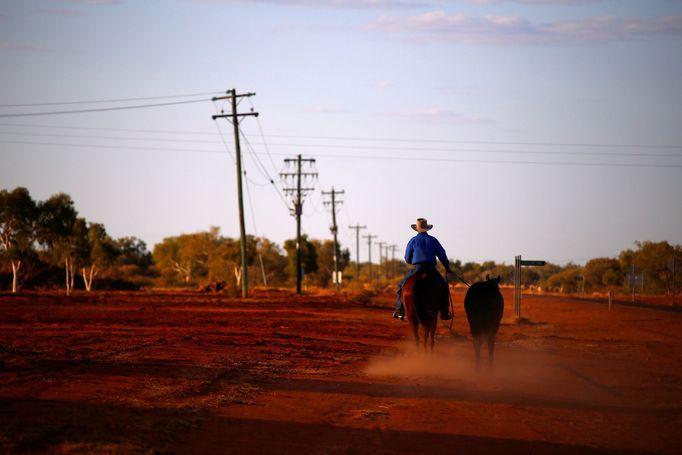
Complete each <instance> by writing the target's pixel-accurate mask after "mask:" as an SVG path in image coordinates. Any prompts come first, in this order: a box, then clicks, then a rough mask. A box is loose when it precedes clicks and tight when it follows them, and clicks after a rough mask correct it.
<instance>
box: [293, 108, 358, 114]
mask: <svg viewBox="0 0 682 455" xmlns="http://www.w3.org/2000/svg"><path fill="white" fill-rule="evenodd" d="M304 112H307V113H309V114H324V115H330V114H331V115H346V114H352V113H353V111H352V110H350V109H345V108H340V107H329V106H312V107H308V108H306V109H305V110H304Z"/></svg>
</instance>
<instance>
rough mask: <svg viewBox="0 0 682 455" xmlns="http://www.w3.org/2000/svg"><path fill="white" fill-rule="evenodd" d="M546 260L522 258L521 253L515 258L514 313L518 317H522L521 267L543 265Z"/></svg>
mask: <svg viewBox="0 0 682 455" xmlns="http://www.w3.org/2000/svg"><path fill="white" fill-rule="evenodd" d="M546 264H547V262H546V261H538V260H526V261H524V260H522V259H521V255H520V254H519V255H518V256H516V257H515V258H514V315H515V316H516V319H518V320H520V319H521V267H522V266H524V265H525V266H532V267H542V266H543V265H546Z"/></svg>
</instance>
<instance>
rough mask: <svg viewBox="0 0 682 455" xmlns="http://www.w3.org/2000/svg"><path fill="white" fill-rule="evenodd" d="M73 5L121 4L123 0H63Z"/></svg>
mask: <svg viewBox="0 0 682 455" xmlns="http://www.w3.org/2000/svg"><path fill="white" fill-rule="evenodd" d="M64 1H65V2H66V3H72V4H74V5H121V4H123V0H64Z"/></svg>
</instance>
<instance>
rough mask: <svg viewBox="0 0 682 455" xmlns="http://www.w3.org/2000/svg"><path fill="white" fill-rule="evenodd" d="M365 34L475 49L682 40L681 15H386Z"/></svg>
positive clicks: (370, 26)
mask: <svg viewBox="0 0 682 455" xmlns="http://www.w3.org/2000/svg"><path fill="white" fill-rule="evenodd" d="M364 28H365V29H366V30H370V31H374V32H381V33H393V34H411V35H414V36H416V37H419V38H421V39H427V40H431V41H440V42H458V43H470V44H516V45H523V44H569V45H571V44H594V43H607V42H612V41H622V40H627V39H633V38H639V37H646V36H664V35H667V36H682V16H660V17H655V18H646V19H639V18H616V17H610V16H603V17H591V18H587V19H582V20H571V21H556V22H549V23H543V24H534V23H531V22H530V21H529V20H528V19H526V18H523V17H520V16H501V15H488V16H481V17H468V16H465V15H464V14H461V13H458V14H449V13H446V12H443V11H432V12H427V13H423V14H417V15H411V16H391V15H382V16H380V17H378V18H377V19H375V20H373V21H371V22H369V23H368V24H366V25H365V27H364Z"/></svg>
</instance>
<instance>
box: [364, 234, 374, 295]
mask: <svg viewBox="0 0 682 455" xmlns="http://www.w3.org/2000/svg"><path fill="white" fill-rule="evenodd" d="M362 238H364V239H367V247H368V250H369V273H368V275H367V281H369V283H370V284H371V283H372V239H376V238H377V236H376V235H372V234H368V235H363V236H362Z"/></svg>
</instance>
